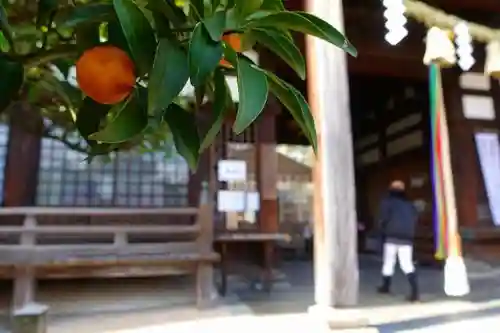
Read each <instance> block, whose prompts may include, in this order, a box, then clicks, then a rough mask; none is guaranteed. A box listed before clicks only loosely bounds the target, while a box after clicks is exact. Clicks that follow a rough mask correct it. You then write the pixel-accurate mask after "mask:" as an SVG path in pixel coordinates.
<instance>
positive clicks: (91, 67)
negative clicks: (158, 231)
mask: <svg viewBox="0 0 500 333" xmlns="http://www.w3.org/2000/svg"><path fill="white" fill-rule="evenodd" d="M135 80H136V76H135V65H134V62H133V61H132V59H130V57H129V56H128V54H127V53H125V51H123V50H121V49H119V48H117V47H115V46H110V45H106V46H96V47H94V48H92V49H89V50H87V51H85V52H84V53H83V54H82V56H81V57H80V58H79V59H78V61H77V62H76V81H77V82H78V85H79V87H80V89H81V90H82V91H83V92H84V93H85V94H86V95H87V96H89V97H90V98H92V99H93V100H94V101H96V102H98V103H101V104H116V103H118V102H121V101H123V100H124V99H125V98H126V97H127V96H128V95H130V93H131V92H132V90H133V89H134V85H135Z"/></svg>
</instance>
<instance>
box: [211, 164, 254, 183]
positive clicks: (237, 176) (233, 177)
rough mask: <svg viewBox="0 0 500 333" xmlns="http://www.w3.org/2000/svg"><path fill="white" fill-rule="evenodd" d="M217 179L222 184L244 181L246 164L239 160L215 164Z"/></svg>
mask: <svg viewBox="0 0 500 333" xmlns="http://www.w3.org/2000/svg"><path fill="white" fill-rule="evenodd" d="M217 178H218V179H219V181H222V182H229V181H245V180H246V179H247V163H246V162H245V161H240V160H221V161H219V162H218V163H217Z"/></svg>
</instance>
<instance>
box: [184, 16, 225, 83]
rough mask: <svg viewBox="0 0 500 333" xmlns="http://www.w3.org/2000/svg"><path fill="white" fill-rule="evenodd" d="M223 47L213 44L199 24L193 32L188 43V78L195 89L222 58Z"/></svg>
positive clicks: (199, 23)
mask: <svg viewBox="0 0 500 333" xmlns="http://www.w3.org/2000/svg"><path fill="white" fill-rule="evenodd" d="M222 53H223V47H222V44H221V43H220V42H214V41H213V40H212V39H211V38H210V35H209V34H208V32H207V31H206V30H205V28H204V27H203V24H202V23H201V22H198V23H197V24H196V26H195V28H194V30H193V35H192V36H191V40H190V42H189V56H188V58H189V78H190V80H191V84H192V85H193V86H195V87H197V86H199V85H201V84H203V83H204V82H205V81H206V80H207V78H208V77H209V76H210V74H211V73H212V72H213V71H214V69H215V68H216V67H217V65H218V64H219V61H220V59H221V58H222Z"/></svg>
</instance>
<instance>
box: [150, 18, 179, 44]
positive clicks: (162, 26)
mask: <svg viewBox="0 0 500 333" xmlns="http://www.w3.org/2000/svg"><path fill="white" fill-rule="evenodd" d="M153 21H154V26H155V30H156V34H157V36H158V38H159V39H160V38H172V37H173V36H175V35H174V33H173V31H172V28H170V22H169V21H168V19H167V18H166V17H165V16H163V15H162V14H161V13H158V12H156V11H154V12H153Z"/></svg>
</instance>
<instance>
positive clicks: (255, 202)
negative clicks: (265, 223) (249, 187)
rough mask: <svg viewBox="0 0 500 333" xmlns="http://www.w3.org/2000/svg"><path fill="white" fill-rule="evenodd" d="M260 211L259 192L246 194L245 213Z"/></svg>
mask: <svg viewBox="0 0 500 333" xmlns="http://www.w3.org/2000/svg"><path fill="white" fill-rule="evenodd" d="M259 209H260V195H259V192H247V206H246V207H245V211H246V212H257V211H259Z"/></svg>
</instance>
